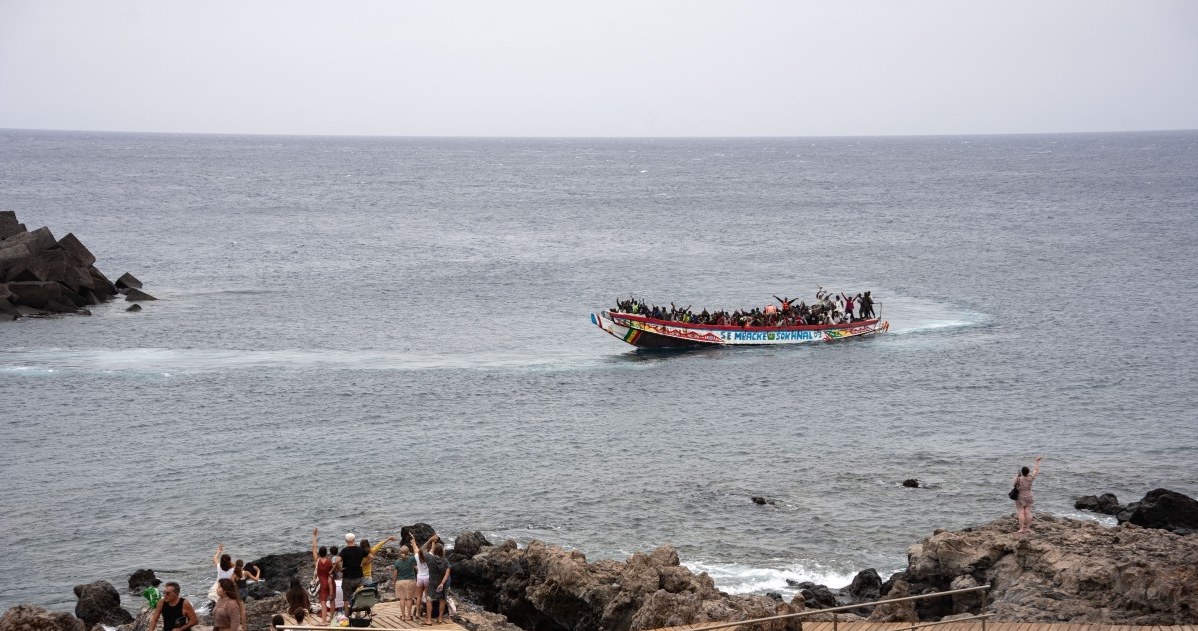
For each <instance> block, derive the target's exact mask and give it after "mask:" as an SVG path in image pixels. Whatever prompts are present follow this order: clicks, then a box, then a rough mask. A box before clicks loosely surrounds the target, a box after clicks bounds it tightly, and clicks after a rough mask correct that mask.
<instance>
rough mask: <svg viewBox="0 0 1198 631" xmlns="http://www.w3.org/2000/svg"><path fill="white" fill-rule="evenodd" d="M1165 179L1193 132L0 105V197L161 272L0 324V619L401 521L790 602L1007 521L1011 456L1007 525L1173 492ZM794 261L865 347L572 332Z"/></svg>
mask: <svg viewBox="0 0 1198 631" xmlns="http://www.w3.org/2000/svg"><path fill="white" fill-rule="evenodd" d="M1196 173H1198V132H1161V133H1131V134H1077V135H1035V136H968V137H909V138H748V139H702V140H695V139H641V140H632V139H611V140H593V139H538V140H521V139H485V140H484V139H405V138H332V137H324V138H314V137H268V136H253V137H252V136H189V135H133V134H100V133H66V132H30V131H13V130H9V131H0V208H3V209H10V210H15V211H17V213H18V217H19V218H20V219H21V220H22V221H23V222H25V223H26V224H27V225H29V227H31V228H35V227H39V226H42V225H47V226H49V227H50V228H51V229H52V230H53V231H54V234H55V236H58V237H61V236H63V235H65V234H66V233H67V232H73V233H75V234H76V235H77V236H78V237H79V238H80V239H81V240H82V241H83V243H85V244H86V245H87V246H88V247H89V248H91V249H92V251H93V252H94V253H95V254H96V256H97V257H98V259H99V261H98V263H97V265H98V267H100V269H101V270H103V271H104V272H105V273H106V274H107V275H109V276H110V277H113V278H115V277H116V276H118V275H119V274H121V273H122V272H125V271H131V272H133V273H134V274H135V275H136V276H138V277H139V278H141V279H142V280H143V281H144V282H145V283H146V287H145V288H146V290H147V291H149V292H150V293H152V294H154V295H156V296H158V297H159V298H161V299H162V300H160V301H159V302H155V303H150V304H148V305H147V306H146V310H145V311H144V312H142V313H135V314H134V313H126V312H125V311H124V309H125V307H126V304H125V303H112V304H108V305H103V306H100V307H98V308H96V309H94V315H93V316H91V317H72V318H57V319H26V320H21V321H17V322H13V323H0V341H2V342H3V343H2V344H0V401H3V405H2V406H0V407H2V409H3V412H2V413H0V431H2V432H3V436H4V437H5V439H4V444H5V452H6V456H7V457H6V458H5V459H3V460H2V461H0V479H3V480H4V484H2V485H0V524H2V525H3V528H2V530H3V532H4V535H3V536H2V537H0V557H3V558H5V559H8V560H9V561H10V571H8V572H5V573H4V575H3V577H0V609H2V608H7V607H9V606H11V605H14V604H16V603H20V602H35V603H40V604H44V605H48V606H51V607H53V608H56V609H66V610H69V609H70V608H71V607H72V606H73V602H74V598H73V595H72V593H71V587H72V586H73V585H74V584H76V583H84V582H90V581H92V580H96V579H107V580H110V581H112V582H113V583H114V584H116V585H117V586H118V588H120V589H122V590H123V588H124V584H125V578H126V577H127V575H128V574H129V573H130V572H132V571H133V570H135V569H137V568H144V567H150V568H154V569H155V570H158V571H159V575H160V576H162V577H163V578H164V579H167V580H171V579H173V580H180V581H181V582H182V583H183V591H184V593H185V594H190V595H193V596H195V595H199V594H202V593H204V592H206V590H207V588H208V585H209V584H210V583H211V581H212V579H213V578H214V574H213V571H212V568H211V557H212V553H213V552H214V551H215V547H216V545H217V543H218V542H223V543H224V544H225V547H226V548H227V549H228V550H229V551H230V553H232V554H233V555H234V556H235V557H236V558H243V559H245V560H247V561H248V560H250V559H253V558H257V557H259V556H263V555H265V554H269V553H274V552H285V551H302V550H304V549H305V547H306V546H307V542H308V537H309V535H310V533H311V530H312V528H313V527H314V526H319V527H320V528H321V531H322V533H328V536H327V537H326V538H325V539H326V540H325V543H330V544H331V543H334V542H335V540H336V539H337V538H338V537H339V535H340V534H342V533H344V532H346V531H354V532H356V533H358V534H359V536H360V537H361V536H365V537H367V538H369V539H371V540H377V539H379V538H380V537H384V536H386V535H388V534H394V533H396V532H398V528H399V527H400V526H401V525H405V524H410V523H413V522H416V521H425V522H428V523H430V524H432V525H433V526H434V527H436V528H437V529H438V530H440V531H441V532H443V533H446V534H447V535H449V536H453V535H456V534H458V533H460V532H462V531H465V530H474V529H477V530H481V531H483V532H484V533H485V534H486V535H487V536H488V538H490V539H491V540H492V541H493V542H496V543H498V542H499V541H502V540H503V539H505V538H508V537H511V538H515V539H516V540H518V541H520V542H521V543H524V542H527V541H529V540H531V539H539V540H543V541H546V542H548V543H552V544H557V545H563V546H567V547H570V548H576V549H579V550H581V551H583V552H585V553H586V554H587V555H588V558H590V559H597V558H617V559H622V558H624V557H625V556H627V555H628V554H630V553H632V552H635V551H641V550H649V549H651V548H653V547H656V546H658V545H661V544H665V543H672V544H673V545H675V546H676V547H677V548H678V549H679V552H680V555H681V558H682V561H683V563H684V564H685V565H687V566H689V567H691V568H692V569H695V570H704V571H708V572H709V573H711V574H712V576H713V577H714V578H715V580H716V584H717V586H719V587H720V588H722V589H725V590H728V591H734V592H746V591H765V590H775V591H782V592H784V593H788V594H789V593H790V590H788V588H787V586H786V583H785V580H786V579H787V578H792V579H796V580H815V581H816V582H822V583H828V584H830V585H832V586H834V587H835V586H840V585H843V584H845V583H847V582H848V581H849V580H850V579H851V578H852V576H853V574H855V573H856V572H857V571H859V570H861V569H864V568H867V567H874V568H877V569H878V570H879V572H880V573H882V574H883V575H884V576H885V575H888V574H889V573H890V572H893V571H895V570H897V569H899V568H901V567H903V566H904V565H905V563H906V548H907V546H909V545H910V544H913V543H916V542H918V541H919V540H920V539H922V538H923V537H925V536H928V535H929V534H931V532H932V530H933V529H935V528H962V527H967V526H971V525H975V524H977V523H980V522H984V521H989V520H991V519H994V518H996V517H999V516H1002V515H1004V514H1009V513H1010V512H1011V511H1012V505H1011V502H1010V501H1009V500H1007V499H1006V491H1007V489H1008V488H1009V486H1010V482H1011V478H1012V476H1013V475H1014V474H1015V471H1016V469H1017V468H1018V467H1019V466H1021V465H1025V464H1027V465H1030V464H1031V461H1032V459H1033V458H1034V457H1035V456H1036V455H1038V454H1043V456H1044V464H1043V474H1042V476H1041V478H1040V479H1039V480H1038V481H1037V483H1036V489H1035V493H1036V508H1037V510H1042V511H1049V512H1052V513H1056V514H1063V515H1075V514H1076V511H1074V509H1073V508H1072V497H1073V496H1074V495H1081V494H1096V493H1101V492H1106V491H1111V492H1114V493H1116V494H1117V495H1118V496H1119V498H1120V500H1121V501H1123V502H1128V501H1133V500H1137V499H1139V498H1140V497H1141V496H1142V495H1143V494H1144V493H1145V492H1147V491H1149V490H1151V489H1153V488H1157V487H1166V488H1170V489H1173V490H1176V491H1180V492H1183V493H1186V494H1189V495H1191V496H1194V495H1198V467H1195V464H1196V463H1198V460H1196V459H1195V455H1194V454H1195V453H1198V452H1196V451H1195V450H1196V448H1198V421H1196V420H1195V414H1194V410H1195V408H1196V407H1198V405H1196V404H1198V389H1196V388H1195V387H1194V383H1195V377H1196V376H1198V374H1196V371H1195V368H1194V361H1195V359H1196V358H1198V352H1196V350H1198V349H1196V347H1195V344H1196V342H1195V336H1196V334H1198V320H1196V318H1195V315H1194V305H1195V302H1196V301H1198V284H1196V283H1195V280H1194V278H1195V270H1198V213H1196V211H1195V209H1196V208H1198V180H1196V179H1195V177H1194V176H1195V174H1196ZM817 285H823V286H824V287H825V288H829V289H834V290H845V291H850V292H853V293H856V292H858V291H864V290H867V289H869V290H873V292H874V295H875V296H876V298H877V300H878V301H880V303H881V309H882V316H883V318H885V319H888V320H890V322H891V333H890V334H888V335H886V336H883V337H880V338H877V339H869V340H860V341H853V342H847V343H843V344H836V345H814V346H805V347H788V348H746V349H713V350H700V351H696V352H686V353H674V354H660V353H658V354H655V353H645V352H638V351H635V350H634V349H633V348H632V347H630V346H627V345H625V344H623V343H621V342H619V341H617V340H615V339H613V338H611V337H609V336H607V335H606V334H604V333H602V332H601V331H599V330H598V329H597V328H594V327H592V326H591V325H590V323H589V321H588V317H587V315H588V313H589V312H590V311H593V310H597V309H600V308H603V307H606V306H610V305H611V304H613V303H614V300H615V298H616V296H617V295H621V296H627V295H629V294H635V295H636V296H638V297H641V298H644V299H645V300H646V301H647V302H650V303H658V304H668V303H669V302H671V301H673V302H675V303H676V304H677V305H678V306H680V307H681V306H686V305H693V307H694V308H695V309H700V308H702V307H705V306H706V307H712V308H714V307H723V308H729V309H731V308H736V307H742V306H743V307H748V306H764V305H765V304H766V303H768V302H769V301H771V300H772V298H771V295H772V294H777V295H779V296H784V297H786V296H789V297H800V298H805V299H808V300H810V299H811V297H812V296H813V295H814V293H815V291H816V287H817ZM906 478H918V479H920V480H921V481H923V482H924V483H925V484H926V487H927V488H921V489H908V488H904V487H902V486H901V482H902V480H904V479H906ZM754 495H761V496H765V497H768V498H771V499H773V500H775V502H776V505H773V506H769V505H767V506H758V505H755V504H753V503H752V502H751V501H750V499H749V498H750V497H751V496H754ZM125 603H126V604H135V603H136V600H135V597H133V596H126V597H125Z"/></svg>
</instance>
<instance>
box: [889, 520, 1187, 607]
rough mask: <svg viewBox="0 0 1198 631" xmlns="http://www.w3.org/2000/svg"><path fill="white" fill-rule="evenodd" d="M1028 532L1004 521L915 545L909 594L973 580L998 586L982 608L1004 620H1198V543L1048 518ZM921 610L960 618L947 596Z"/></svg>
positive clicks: (909, 565)
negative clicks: (1016, 532) (1027, 533)
mask: <svg viewBox="0 0 1198 631" xmlns="http://www.w3.org/2000/svg"><path fill="white" fill-rule="evenodd" d="M1032 527H1033V529H1034V531H1033V532H1032V533H1031V534H1029V535H1016V534H1015V533H1014V531H1015V530H1016V528H1017V524H1016V523H1015V518H1014V517H1013V516H1008V517H1003V518H1001V519H998V520H995V521H993V522H991V523H989V524H985V525H983V526H979V527H976V528H968V529H965V530H962V531H958V532H953V531H939V532H937V533H936V534H934V535H932V536H931V537H928V538H927V539H925V540H924V541H923V542H921V543H918V544H916V545H914V546H911V547H910V548H909V549H908V550H907V570H906V578H907V581H909V582H910V584H911V589H912V592H913V593H917V594H918V593H925V592H926V591H928V590H934V591H944V590H948V589H951V588H952V587H953V585H954V584H958V585H959V584H962V583H961V582H958V581H959V579H961V578H962V577H968V578H970V579H972V580H973V581H975V582H976V583H977V584H979V585H981V584H987V583H988V584H990V585H991V586H992V587H991V589H990V591H989V594H988V595H987V609H986V610H987V612H989V613H993V614H995V615H996V617H998V618H999V619H1000V620H1007V621H1023V622H1059V621H1061V620H1068V621H1070V622H1074V623H1097V624H1126V625H1176V624H1195V623H1196V622H1198V537H1195V536H1189V537H1181V536H1178V535H1176V534H1173V533H1170V532H1166V531H1164V530H1154V529H1148V528H1140V527H1138V526H1134V525H1130V524H1124V525H1122V526H1119V527H1114V528H1112V527H1107V526H1103V525H1101V524H1099V523H1097V522H1093V521H1080V520H1073V519H1065V518H1058V517H1053V516H1052V515H1045V514H1037V515H1036V518H1035V521H1034V523H1033V525H1032ZM897 589H898V583H896V585H895V590H897ZM887 597H888V598H894V597H897V594H896V592H895V591H894V590H892V591H891V593H890V594H889V595H888V596H887ZM920 602H921V604H920V605H919V606H918V611H919V614H920V616H921V618H923V619H928V618H930V617H939V616H946V615H951V614H953V613H958V612H956V611H954V609H955V606H954V603H953V602H952V599H951V598H947V597H946V598H943V599H934V600H932V601H920ZM923 603H926V604H923ZM971 613H972V612H971Z"/></svg>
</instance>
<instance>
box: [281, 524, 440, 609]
mask: <svg viewBox="0 0 1198 631" xmlns="http://www.w3.org/2000/svg"><path fill="white" fill-rule="evenodd" d="M319 535H320V531H319V530H318V529H316V528H313V529H312V562H313V563H314V564H315V566H316V568H315V580H316V583H317V586H318V588H317V600H318V601H319V604H320V622H321V624H328V623H329V621H330V620H331V616H332V615H333V614H334V613H335V612H336V611H337V610H338V606H337V603H338V596H339V595H340V596H341V598H340V601H341V603H342V604H341V608H343V609H344V612H345V614H347V615H348V614H349V610H350V607H351V604H352V601H353V597H354V594H356V593H357V592H358V590H359V589H361V588H362V587H365V586H373V585H374V584H375V581H374V580H373V576H372V569H373V565H374V557H375V555H377V554H378V552H379V551H380V550H382V548H383V546H385V545H387V544H388V543H390V542H392V541H397V540H398V537H395V536H389V537H387V538H386V539H384V540H383V541H381V542H380V543H378V544H376V545H373V546H372V545H370V542H369V541H368V540H366V539H363V540H362V541H361V542H358V541H357V537H356V536H355V535H354V533H352V532H351V533H346V535H345V545H344V546H343V547H341V548H338V547H337V546H328V547H326V546H321V545H319V543H318V537H319ZM450 573H451V571H450V566H449V561H448V560H447V559H446V558H445V545H444V543H443V542H442V541H441V537H440V535H437V534H434V535H432V536H431V537H429V539H428V540H427V541H425V542H424V544H423V545H420V544H419V543H417V541H416V537H415V536H414V535H411V536H409V540H408V542H407V543H404V544H402V545H401V546H400V547H399V558H398V559H396V561H395V563H394V564H392V566H391V577H392V579H394V582H395V598H396V600H398V601H399V610H400V620H417V619H419V618H420V614H421V607H423V609H424V621H423V624H425V625H431V624H432V623H433V617H434V615H435V616H436V619H437V623H438V624H441V623H443V622H444V621H445V611H446V609H447V607H448V595H449V585H450V582H449V579H450ZM297 586H298V587H299V589H298V592H297V590H295V589H294V588H295V587H297ZM292 587H293V589H289V590H288V591H287V603H288V609H289V611H288V613H290V614H292V616H294V617H295V618H296V620H297V621H299V620H301V619H302V617H303V615H304V614H305V613H306V612H307V611H309V610H310V607H311V604H310V602H309V600H308V598H307V592H306V591H304V590H303V587H302V585H299V583H298V579H296V580H295V581H293V585H292ZM293 593H294V602H293Z"/></svg>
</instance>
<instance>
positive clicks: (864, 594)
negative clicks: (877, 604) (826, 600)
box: [848, 567, 882, 602]
mask: <svg viewBox="0 0 1198 631" xmlns="http://www.w3.org/2000/svg"><path fill="white" fill-rule="evenodd" d="M848 593H849V597H850V598H852V599H853V601H854V602H862V601H867V600H877V599H878V597H879V596H881V594H882V577H881V576H880V575H878V571H877V570H875V569H873V568H872V567H871V568H869V569H868V570H861V571H860V572H858V573H857V575H856V576H854V577H853V582H852V583H851V584H849V588H848Z"/></svg>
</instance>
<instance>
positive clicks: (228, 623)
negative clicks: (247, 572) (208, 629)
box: [212, 578, 246, 631]
mask: <svg viewBox="0 0 1198 631" xmlns="http://www.w3.org/2000/svg"><path fill="white" fill-rule="evenodd" d="M217 583H218V584H219V585H220V589H219V590H218V591H219V594H218V599H217V601H216V606H215V607H213V608H212V628H213V629H214V631H241V630H242V629H245V623H246V619H245V605H244V604H243V603H242V602H241V599H240V598H238V597H237V583H234V582H233V579H231V578H222V579H220V580H219V581H217Z"/></svg>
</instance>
